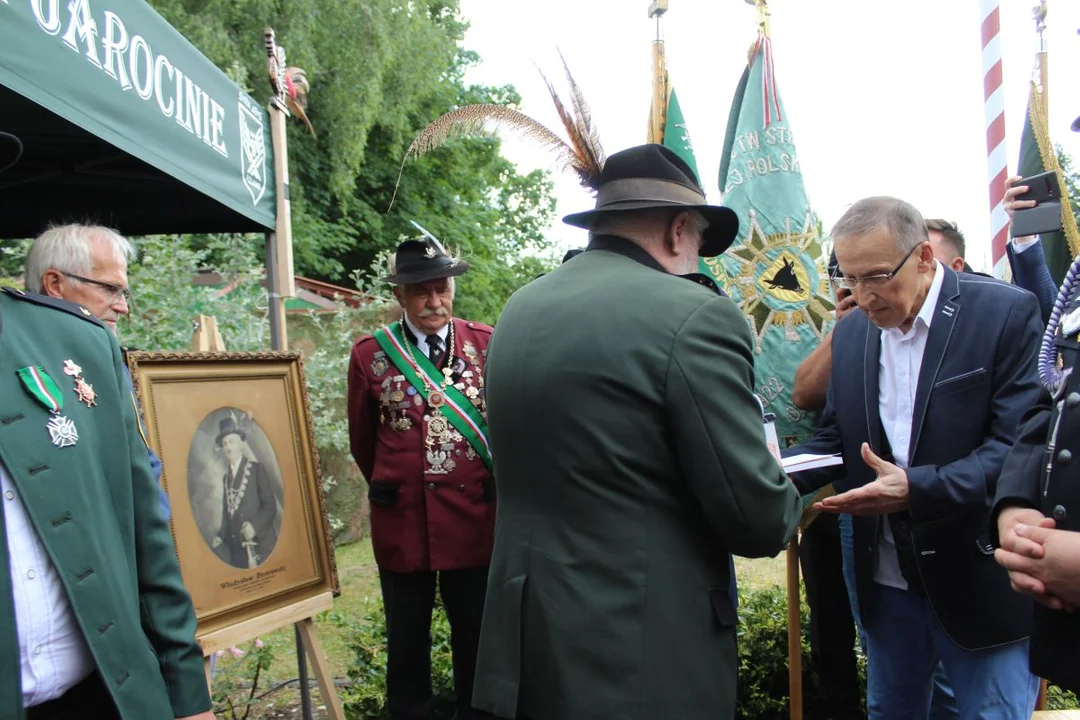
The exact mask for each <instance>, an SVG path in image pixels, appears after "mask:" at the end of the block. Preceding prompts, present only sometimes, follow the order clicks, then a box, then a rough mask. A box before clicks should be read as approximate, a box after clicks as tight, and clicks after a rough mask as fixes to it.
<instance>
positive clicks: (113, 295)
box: [60, 270, 131, 303]
mask: <svg viewBox="0 0 1080 720" xmlns="http://www.w3.org/2000/svg"><path fill="white" fill-rule="evenodd" d="M60 272H62V273H64V275H67V276H68V277H69V278H71V279H72V280H78V281H79V282H84V283H87V284H90V285H96V286H98V287H99V288H101V289H103V290H104V291H105V292H107V293H108V294H109V299H110V300H111V301H112V302H119V301H120V299H121V298H123V300H124V302H127V303H130V302H131V291H130V290H128V289H127V288H124V287H120V286H119V285H113V284H112V283H107V282H101V281H100V280H92V279H91V278H88V277H83V276H82V275H76V274H74V273H69V272H64V271H63V270H61V271H60Z"/></svg>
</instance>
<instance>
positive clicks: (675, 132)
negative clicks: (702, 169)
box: [663, 88, 701, 183]
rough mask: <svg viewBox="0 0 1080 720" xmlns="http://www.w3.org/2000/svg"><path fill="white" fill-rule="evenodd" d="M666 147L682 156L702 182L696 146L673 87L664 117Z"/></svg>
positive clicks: (664, 143)
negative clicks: (695, 155) (691, 139)
mask: <svg viewBox="0 0 1080 720" xmlns="http://www.w3.org/2000/svg"><path fill="white" fill-rule="evenodd" d="M663 145H664V147H666V148H667V149H668V150H671V151H672V152H674V153H675V154H676V155H678V156H679V157H680V158H682V159H683V160H684V161H685V162H686V164H687V165H689V166H690V169H691V170H693V171H694V177H696V178H697V179H698V182H699V183H700V182H701V173H699V172H698V169H697V160H696V159H695V158H694V146H693V144H692V143H691V142H690V131H689V130H687V129H686V120H685V119H684V118H683V113H682V107H681V106H680V105H679V98H678V96H677V95H676V94H675V89H674V88H672V90H671V94H670V95H668V103H667V117H666V118H665V119H664V142H663Z"/></svg>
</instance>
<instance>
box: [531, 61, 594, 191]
mask: <svg viewBox="0 0 1080 720" xmlns="http://www.w3.org/2000/svg"><path fill="white" fill-rule="evenodd" d="M559 59H560V60H562V64H563V69H564V70H566V82H567V84H568V85H569V86H570V102H571V104H572V105H573V106H574V115H575V117H574V118H573V119H572V123H571V122H568V120H569V118H564V119H563V123H564V124H566V126H567V127H566V131H567V132H569V133H571V136H570V137H571V139H572V140H573V141H574V149H575V151H576V152H577V154H578V155H579V156H580V157H581V159H582V161H583V162H584V161H586V160H587V162H588V163H589V165H591V167H593V168H595V169H596V175H597V176H599V175H600V170H601V169H603V167H604V162H605V161H606V160H607V158H606V157H605V156H604V149H603V148H602V147H601V146H600V135H599V133H598V132H597V131H596V128H595V127H593V124H592V110H590V109H589V104H588V103H586V102H585V95H584V94H583V93H582V92H581V87H579V86H578V84H577V82H576V81H575V80H574V76H573V75H571V74H570V66H569V65H567V64H566V58H564V57H563V56H562V53H561V52H560V53H559ZM545 81H546V78H545ZM548 89H549V90H550V89H551V83H548ZM554 96H555V93H554V92H552V97H554ZM571 125H572V126H573V130H571Z"/></svg>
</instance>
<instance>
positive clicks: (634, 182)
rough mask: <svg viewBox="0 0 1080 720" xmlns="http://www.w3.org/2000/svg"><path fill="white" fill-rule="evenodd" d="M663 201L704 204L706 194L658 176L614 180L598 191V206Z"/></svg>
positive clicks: (678, 203)
mask: <svg viewBox="0 0 1080 720" xmlns="http://www.w3.org/2000/svg"><path fill="white" fill-rule="evenodd" d="M642 201H647V202H662V203H673V204H676V205H703V204H704V203H705V195H704V194H702V193H700V192H698V191H696V190H693V189H691V188H689V187H687V186H686V185H683V184H681V183H677V182H672V181H671V180H660V179H657V178H626V179H623V180H612V181H611V182H609V183H605V184H604V185H602V186H601V187H600V190H599V191H598V192H597V193H596V207H597V208H602V207H605V206H607V205H617V204H618V203H623V202H642Z"/></svg>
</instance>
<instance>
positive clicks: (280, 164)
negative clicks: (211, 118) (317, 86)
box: [268, 98, 296, 298]
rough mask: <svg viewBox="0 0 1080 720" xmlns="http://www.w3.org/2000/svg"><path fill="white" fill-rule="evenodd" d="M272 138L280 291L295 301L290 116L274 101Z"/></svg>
mask: <svg viewBox="0 0 1080 720" xmlns="http://www.w3.org/2000/svg"><path fill="white" fill-rule="evenodd" d="M268 110H269V112H270V138H271V140H272V141H273V145H274V184H275V187H276V188H277V226H276V228H275V233H276V235H277V253H276V260H277V291H278V294H279V295H281V297H283V298H291V297H296V275H295V271H294V269H293V253H292V210H291V204H290V200H289V143H288V136H287V134H286V132H285V118H286V117H288V115H289V112H288V111H287V110H285V109H284V108H282V107H281V105H280V103H279V102H278V101H277V99H276V98H275V99H274V100H271V101H270V105H269V107H268Z"/></svg>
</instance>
